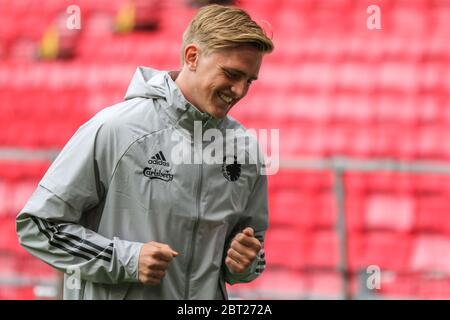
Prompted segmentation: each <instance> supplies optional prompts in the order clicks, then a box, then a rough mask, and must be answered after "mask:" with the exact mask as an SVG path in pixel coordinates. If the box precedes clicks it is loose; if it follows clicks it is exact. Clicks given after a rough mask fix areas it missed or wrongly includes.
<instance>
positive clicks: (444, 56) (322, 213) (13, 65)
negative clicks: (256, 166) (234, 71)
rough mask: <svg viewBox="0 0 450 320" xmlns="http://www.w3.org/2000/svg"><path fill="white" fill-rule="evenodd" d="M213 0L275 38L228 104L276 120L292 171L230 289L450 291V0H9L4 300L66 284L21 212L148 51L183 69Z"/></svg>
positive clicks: (1, 188) (284, 169) (3, 104)
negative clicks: (263, 263) (243, 91)
mask: <svg viewBox="0 0 450 320" xmlns="http://www.w3.org/2000/svg"><path fill="white" fill-rule="evenodd" d="M209 2H222V3H233V2H234V4H236V5H238V6H239V7H242V8H244V9H245V10H247V11H248V12H249V13H250V14H251V15H252V17H253V18H254V20H256V21H257V22H258V23H260V24H261V25H262V26H263V27H264V28H265V29H266V31H267V33H268V34H269V35H273V41H274V43H275V47H276V49H275V51H274V53H273V54H271V55H269V56H267V57H266V58H265V61H264V63H263V66H262V69H261V72H260V77H259V78H260V80H258V81H256V82H255V84H254V85H253V86H252V88H251V90H250V92H249V95H248V96H247V98H246V99H244V100H243V101H242V102H241V103H240V105H238V106H236V107H235V109H233V111H232V115H233V116H234V117H235V118H237V119H238V120H239V121H241V122H242V123H243V124H244V125H245V126H247V127H249V128H268V129H270V128H276V129H280V171H279V172H278V174H276V175H272V176H270V177H269V197H270V198H269V201H270V203H269V205H270V229H269V232H268V234H267V240H266V244H265V246H266V257H267V263H268V265H267V269H266V271H265V273H264V274H263V275H262V276H261V277H260V278H258V279H257V280H255V281H254V282H252V283H250V284H241V285H235V286H231V287H229V290H230V296H231V298H233V299H317V298H323V299H392V298H402V299H449V298H450V277H449V275H450V162H449V160H450V1H449V0H371V1H366V0H240V1H194V0H191V1H187V0H164V1H153V0H135V1H122V0H100V1H90V0H82V1H81V0H72V1H64V0H39V1H37V0H16V1H9V0H0V22H1V25H0V299H56V298H58V297H59V295H60V290H59V288H60V287H61V280H60V279H61V276H60V275H59V274H58V273H57V272H55V271H54V270H53V269H51V268H50V267H49V266H47V265H45V264H44V263H42V262H40V261H39V260H36V259H35V258H33V257H32V256H30V255H29V254H28V253H27V252H26V251H25V250H24V249H22V248H21V247H20V246H19V244H18V242H17V236H16V234H15V216H16V214H17V213H18V212H19V211H20V209H21V208H22V207H23V205H24V204H25V202H26V201H27V199H28V197H29V196H30V195H31V193H32V192H33V190H34V189H35V188H36V186H37V183H38V182H39V180H40V178H41V177H42V176H43V174H44V173H45V171H46V169H47V168H48V166H49V164H50V163H51V161H52V160H53V159H54V157H55V156H56V155H57V154H58V152H59V151H60V150H61V148H62V147H63V146H64V144H65V143H66V142H67V141H68V139H69V138H70V137H71V135H72V134H73V133H74V132H75V131H76V129H77V128H78V127H79V126H80V125H81V124H82V123H83V122H85V121H86V120H87V119H89V118H90V117H91V116H92V115H94V114H95V113H96V112H98V111H99V110H101V109H102V108H104V107H106V106H109V105H111V104H114V103H117V102H119V101H121V100H123V96H124V94H125V91H126V88H127V86H128V83H129V81H130V79H131V77H132V75H133V73H134V71H135V69H136V67H137V66H140V65H145V66H151V67H154V68H157V69H164V70H176V69H178V68H179V66H180V50H181V37H182V33H183V31H184V29H185V28H186V26H187V24H188V23H189V21H190V19H191V17H192V16H193V15H194V14H195V12H196V11H197V10H198V7H199V6H201V5H204V4H206V3H209ZM71 5H75V6H76V7H70V6H71ZM370 5H377V6H378V8H380V17H381V26H380V27H381V29H373V30H371V29H369V28H368V26H367V20H368V19H369V20H370V17H371V16H372V13H373V12H372V11H370V13H368V12H367V9H368V7H369V6H370ZM78 9H79V10H78ZM77 12H78V13H79V14H80V18H81V19H80V20H79V21H77V19H76V14H77ZM69 25H70V26H72V27H75V29H73V30H71V29H69V28H68V26H69ZM77 27H79V29H77Z"/></svg>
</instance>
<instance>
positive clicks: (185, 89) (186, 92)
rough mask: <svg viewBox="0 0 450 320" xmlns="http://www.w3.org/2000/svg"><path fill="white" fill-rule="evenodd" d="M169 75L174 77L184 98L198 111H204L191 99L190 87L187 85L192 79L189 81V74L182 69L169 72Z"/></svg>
mask: <svg viewBox="0 0 450 320" xmlns="http://www.w3.org/2000/svg"><path fill="white" fill-rule="evenodd" d="M170 76H171V77H172V79H174V81H175V83H176V85H177V86H178V88H179V89H180V91H181V93H182V94H183V96H184V97H185V98H186V100H187V101H189V102H190V103H191V104H192V105H193V106H195V107H196V108H197V109H198V110H199V111H201V112H204V111H203V110H202V109H201V108H199V106H197V105H196V104H195V103H194V100H193V99H192V96H191V92H192V89H190V87H189V84H190V83H192V81H190V79H189V75H188V74H187V73H186V72H185V71H184V69H182V70H181V71H179V72H176V71H175V72H171V73H170Z"/></svg>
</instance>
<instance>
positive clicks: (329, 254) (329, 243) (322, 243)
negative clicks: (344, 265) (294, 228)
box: [307, 230, 339, 270]
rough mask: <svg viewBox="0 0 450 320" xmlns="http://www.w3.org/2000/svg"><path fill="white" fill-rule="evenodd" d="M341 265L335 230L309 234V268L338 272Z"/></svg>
mask: <svg viewBox="0 0 450 320" xmlns="http://www.w3.org/2000/svg"><path fill="white" fill-rule="evenodd" d="M338 263H339V246H338V238H337V234H336V232H334V230H328V231H314V232H311V233H310V234H309V244H308V262H307V264H308V267H310V268H311V269H312V270H315V269H329V270H336V268H337V266H338Z"/></svg>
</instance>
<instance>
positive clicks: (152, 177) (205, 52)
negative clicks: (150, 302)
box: [17, 5, 273, 299]
mask: <svg viewBox="0 0 450 320" xmlns="http://www.w3.org/2000/svg"><path fill="white" fill-rule="evenodd" d="M272 49H273V45H272V42H271V40H270V39H268V38H267V37H266V35H265V34H264V32H263V30H262V29H261V28H260V27H259V26H258V25H257V24H256V23H255V22H254V21H253V20H251V18H250V17H249V16H248V15H247V14H246V13H245V12H244V11H242V10H240V9H238V8H231V7H224V6H218V5H214V6H208V7H205V8H203V9H201V10H200V11H199V12H198V14H197V15H196V16H195V17H194V19H193V20H192V21H191V23H190V25H189V27H188V29H187V30H186V32H185V34H184V36H183V49H182V62H183V63H182V69H181V71H179V72H161V71H156V70H152V69H149V68H142V67H141V68H138V69H137V71H136V74H135V75H134V78H133V79H132V82H131V84H130V87H129V89H128V91H127V93H126V96H125V100H126V101H125V102H122V103H119V104H117V105H115V106H112V107H109V108H106V109H104V110H103V111H101V112H99V113H98V114H97V115H95V116H94V117H93V118H92V119H91V120H90V121H88V122H87V123H86V124H84V125H83V126H81V128H80V129H79V130H78V131H77V132H76V134H75V135H74V136H73V137H72V139H71V140H70V141H69V143H68V144H67V145H66V146H65V147H64V149H63V150H62V152H61V153H60V155H59V156H58V158H57V159H56V160H55V162H54V163H53V164H52V166H51V167H50V168H49V170H48V172H47V173H46V175H45V176H44V178H43V179H42V181H41V182H40V183H39V186H38V188H37V189H36V191H35V192H34V194H33V195H32V197H31V199H30V200H29V201H28V203H27V204H26V206H25V207H24V208H23V210H22V211H21V212H20V213H19V215H18V216H17V233H18V235H19V239H20V242H21V244H22V245H23V246H24V247H25V248H26V249H27V250H28V251H29V252H31V253H32V254H33V255H35V256H36V257H38V258H40V259H42V260H43V261H45V262H46V263H48V264H50V265H52V266H53V267H55V268H57V269H58V270H60V271H62V272H64V273H65V274H66V275H65V283H64V298H65V299H226V298H227V293H226V290H225V282H228V283H231V284H234V283H238V282H248V281H251V280H253V279H255V278H256V277H257V276H258V275H259V274H260V273H261V272H262V270H263V269H264V265H265V261H264V253H263V242H264V235H265V232H266V229H267V226H268V218H267V215H268V209H267V179H266V176H265V175H263V174H261V172H262V168H261V165H260V164H259V163H256V164H255V162H253V163H243V164H241V163H237V162H236V160H235V161H234V162H233V161H231V163H228V161H225V160H224V162H223V163H219V164H214V163H213V164H205V163H203V162H199V163H194V164H189V163H178V162H177V161H175V160H174V154H175V153H174V149H175V148H178V147H179V146H180V145H182V146H183V148H185V147H192V148H187V149H186V148H185V149H186V150H189V156H193V157H194V158H195V157H196V156H198V153H199V151H198V149H199V146H198V143H197V144H196V143H195V141H194V140H195V139H194V138H195V128H196V126H197V128H198V126H199V127H200V128H201V129H202V130H203V131H205V130H208V129H216V130H218V131H219V132H221V133H223V134H225V132H226V130H228V129H241V128H242V127H241V126H240V125H239V124H238V123H237V122H236V121H235V120H233V119H231V118H230V117H228V116H227V113H228V112H229V111H230V109H231V108H232V107H233V106H234V105H235V104H236V103H237V102H238V101H239V100H240V99H242V98H243V97H244V96H245V95H246V94H247V91H248V89H249V86H250V84H251V82H252V81H253V80H255V79H256V78H257V77H258V72H259V69H260V66H261V62H262V59H263V55H264V54H265V53H269V52H271V51H272ZM251 141H252V143H254V144H256V142H255V140H254V139H253V138H252V140H251ZM236 147H237V154H239V153H248V150H246V149H245V146H243V145H241V144H238V145H237V146H236ZM202 149H203V145H202V142H200V154H201V153H202ZM232 151H234V149H233V150H232ZM235 156H236V154H228V153H226V154H225V157H235ZM249 156H250V155H249ZM225 157H224V159H225ZM190 159H192V157H190ZM77 279H79V280H80V281H79V282H77Z"/></svg>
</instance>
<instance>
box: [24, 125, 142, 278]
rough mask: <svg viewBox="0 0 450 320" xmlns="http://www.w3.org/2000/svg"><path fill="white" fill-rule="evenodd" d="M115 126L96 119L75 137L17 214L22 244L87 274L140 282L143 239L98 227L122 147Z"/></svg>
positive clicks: (55, 263) (64, 267)
mask: <svg viewBox="0 0 450 320" xmlns="http://www.w3.org/2000/svg"><path fill="white" fill-rule="evenodd" d="M117 139H118V137H117V134H114V129H112V128H111V127H110V126H109V127H108V126H106V125H105V124H104V123H99V121H96V120H95V117H94V118H93V120H90V121H89V122H87V123H86V124H85V125H83V126H82V127H81V128H80V129H79V130H78V131H77V132H76V133H75V135H74V136H73V137H72V138H71V140H70V141H69V142H68V144H67V145H66V146H65V147H64V149H63V150H62V151H61V153H60V154H59V156H58V157H57V158H56V160H55V161H54V162H53V164H52V165H51V166H50V168H49V170H48V171H47V173H46V174H45V176H44V177H43V179H42V180H41V181H40V183H39V185H38V187H37V189H36V190H35V192H34V193H33V195H32V196H31V198H30V199H29V200H28V202H27V204H26V205H25V207H24V208H23V209H22V211H21V212H20V213H19V214H18V216H17V218H16V230H17V234H18V237H19V241H20V243H21V245H22V246H23V247H24V248H25V249H26V250H27V251H29V252H30V253H31V254H32V255H34V256H36V257H37V258H39V259H41V260H43V261H44V262H46V263H47V264H49V265H51V266H53V267H54V268H56V269H58V270H60V271H62V272H65V273H70V274H72V273H73V271H74V270H76V271H78V273H77V274H79V276H80V278H81V280H87V281H92V282H101V283H110V284H112V283H119V282H137V281H138V259H139V253H140V249H141V246H142V244H141V243H136V242H130V241H126V240H122V239H119V238H117V237H113V238H112V239H108V238H106V237H104V236H102V235H100V234H99V233H97V232H95V231H94V230H95V229H96V228H98V224H99V221H100V218H101V211H102V203H103V200H104V197H105V196H106V194H107V187H108V184H109V180H110V179H111V175H112V172H113V170H114V167H115V164H116V158H117V157H118V156H116V155H115V154H117V153H119V154H120V152H118V151H119V150H117V148H118V149H120V146H119V145H118V143H117Z"/></svg>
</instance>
